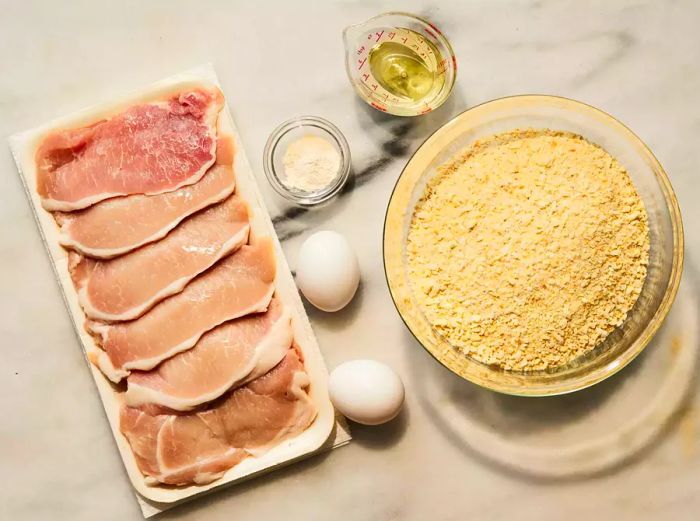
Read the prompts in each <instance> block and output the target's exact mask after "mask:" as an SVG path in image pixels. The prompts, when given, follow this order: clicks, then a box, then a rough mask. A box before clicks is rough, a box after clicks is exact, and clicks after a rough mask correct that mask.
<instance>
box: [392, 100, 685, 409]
mask: <svg viewBox="0 0 700 521" xmlns="http://www.w3.org/2000/svg"><path fill="white" fill-rule="evenodd" d="M518 128H520V129H522V128H548V129H552V130H561V131H568V132H573V133H576V134H579V135H581V136H583V137H584V138H586V139H587V140H589V141H591V142H592V143H595V144H597V145H599V146H601V147H603V148H604V149H605V150H606V151H607V152H609V153H610V154H611V155H612V156H613V157H615V158H616V159H617V160H618V161H619V162H620V163H621V164H622V165H623V166H624V167H625V168H626V169H627V172H628V173H629V175H630V178H631V179H632V182H633V183H634V185H635V187H636V189H637V191H638V193H639V195H640V197H641V198H642V200H643V202H644V205H645V207H646V210H647V214H648V217H649V233H650V252H649V267H648V273H647V277H646V280H645V282H644V286H643V288H642V292H641V294H640V296H639V299H638V300H637V303H636V304H635V306H634V307H633V308H632V310H631V311H630V312H629V314H628V316H627V318H626V320H625V322H624V323H623V324H622V325H621V326H620V327H618V328H617V329H616V330H615V331H613V332H612V333H611V334H610V335H608V337H607V338H606V339H605V340H604V341H603V342H601V343H600V344H598V345H597V346H596V347H595V348H594V349H593V350H592V351H590V352H589V353H587V354H585V355H583V356H581V357H579V358H577V359H575V360H574V361H572V362H571V363H569V364H567V365H564V366H560V367H557V368H555V369H551V370H546V371H533V372H520V371H508V370H504V369H501V368H498V367H493V366H488V365H486V364H483V363H481V362H479V361H477V360H475V359H473V358H470V357H469V356H467V355H465V354H464V353H462V352H461V351H460V350H459V349H457V348H456V347H454V346H452V345H450V344H449V343H448V342H447V341H446V340H445V339H444V338H443V337H441V336H440V335H439V334H438V333H437V332H436V331H435V329H434V328H433V327H432V325H431V324H430V322H429V321H428V320H427V318H426V317H425V315H424V313H423V312H422V310H421V309H420V307H419V305H418V304H417V302H416V300H415V298H414V295H413V293H412V289H411V284H410V282H409V280H408V274H407V261H406V239H407V234H408V229H409V225H410V222H411V218H412V215H413V210H414V208H415V205H416V203H417V201H418V200H419V199H420V197H421V195H422V194H423V191H424V189H425V186H426V183H427V182H428V180H429V179H431V178H432V177H433V176H434V175H435V174H436V173H437V168H438V167H439V166H440V165H442V164H443V163H445V162H447V161H448V160H449V159H450V158H451V157H453V156H454V155H455V154H456V153H458V152H459V151H460V150H463V149H465V148H468V147H469V146H470V145H471V144H472V143H474V141H476V140H478V139H481V138H484V137H487V136H490V135H493V134H497V133H500V132H507V131H510V130H515V129H518ZM383 246H384V269H385V272H386V278H387V282H388V285H389V291H390V293H391V296H392V299H393V301H394V304H395V305H396V309H397V310H398V312H399V314H400V315H401V318H402V319H403V321H404V322H405V324H406V326H407V327H408V329H409V330H410V331H411V333H412V334H413V335H414V336H415V338H416V339H417V340H418V342H419V343H420V344H421V345H422V346H423V347H424V348H425V349H426V350H427V351H428V352H429V353H430V354H431V355H432V356H433V357H434V358H435V359H436V360H437V361H438V362H440V363H441V364H442V365H443V366H445V367H446V368H448V369H449V370H450V371H452V372H454V373H455V374H457V375H459V376H461V377H462V378H464V379H466V380H469V381H471V382H473V383H476V384H478V385H480V386H482V387H485V388H488V389H491V390H494V391H498V392H502V393H507V394H515V395H522V396H547V395H555V394H563V393H567V392H572V391H576V390H579V389H583V388H585V387H588V386H591V385H593V384H595V383H597V382H600V381H602V380H604V379H605V378H607V377H609V376H611V375H613V374H615V373H616V372H617V371H619V370H620V369H622V368H623V367H625V366H626V365H627V364H628V363H630V362H631V361H632V360H633V359H634V358H635V357H636V356H637V355H638V354H639V353H641V352H642V350H643V349H644V348H645V347H646V345H647V344H648V343H649V341H650V340H651V338H652V337H653V336H654V333H655V332H656V331H657V330H658V329H659V327H660V326H661V324H662V322H663V320H664V318H665V317H666V315H667V313H668V311H669V309H670V307H671V304H672V303H673V300H674V298H675V295H676V292H677V290H678V285H679V283H680V278H681V272H682V267H683V226H682V221H681V215H680V209H679V206H678V201H677V200H676V196H675V194H674V192H673V188H672V187H671V184H670V182H669V180H668V177H667V176H666V173H665V172H664V170H663V168H662V167H661V165H660V164H659V162H658V160H657V159H656V158H655V157H654V155H653V154H652V152H651V151H650V150H649V148H648V147H647V146H646V145H645V144H644V143H643V142H642V141H641V140H640V139H639V138H638V137H637V136H636V135H635V134H634V133H633V132H632V131H631V130H629V129H628V128H627V127H626V126H624V125H623V124H622V123H620V122H619V121H617V120H616V119H615V118H613V117H612V116H610V115H608V114H606V113H605V112H603V111H601V110H599V109H596V108H594V107H591V106H589V105H586V104H584V103H580V102H577V101H573V100H570V99H566V98H560V97H555V96H538V95H525V96H513V97H508V98H502V99H498V100H494V101H490V102H487V103H484V104H482V105H479V106H476V107H473V108H471V109H469V110H467V111H465V112H463V113H461V114H460V115H458V116H457V117H455V118H454V119H452V120H451V121H449V122H448V123H446V124H445V125H444V126H442V127H441V128H440V129H438V130H437V131H436V132H435V133H434V134H433V135H432V136H430V137H429V138H428V139H427V140H426V142H425V143H423V145H422V146H421V147H420V148H419V149H418V150H417V151H416V152H415V154H414V155H413V156H412V157H411V159H410V160H409V162H408V163H407V165H406V167H405V168H404V170H403V172H402V173H401V175H400V176H399V179H398V181H397V183H396V186H395V187H394V191H393V192H392V195H391V198H390V200H389V205H388V207H387V213H386V219H385V223H384V245H383Z"/></svg>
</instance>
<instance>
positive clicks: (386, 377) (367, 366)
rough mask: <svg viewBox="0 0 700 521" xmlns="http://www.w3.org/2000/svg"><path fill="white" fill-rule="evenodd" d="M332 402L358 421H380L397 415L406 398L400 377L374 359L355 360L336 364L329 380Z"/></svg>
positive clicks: (368, 422)
mask: <svg viewBox="0 0 700 521" xmlns="http://www.w3.org/2000/svg"><path fill="white" fill-rule="evenodd" d="M328 391H329V393H330V397H331V401H332V402H333V405H335V407H336V408H337V409H338V410H339V411H340V412H341V413H342V414H343V415H344V416H347V417H348V418H350V419H351V420H353V421H356V422H357V423H363V424H365V425H379V424H380V423H385V422H388V421H389V420H391V419H393V418H395V417H396V415H397V414H399V411H400V410H401V406H402V405H403V400H404V394H405V393H404V387H403V383H402V382H401V378H399V375H397V374H396V373H395V372H394V371H393V370H392V369H391V368H390V367H389V366H387V365H384V364H382V363H380V362H375V361H374V360H353V361H350V362H345V363H343V364H340V365H339V366H338V367H336V368H335V369H334V370H333V372H331V376H330V379H329V382H328Z"/></svg>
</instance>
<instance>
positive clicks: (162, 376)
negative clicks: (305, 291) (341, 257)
mask: <svg viewBox="0 0 700 521" xmlns="http://www.w3.org/2000/svg"><path fill="white" fill-rule="evenodd" d="M292 339H293V331H292V324H291V315H290V313H289V311H288V310H286V309H285V308H284V306H283V305H282V304H281V303H280V302H279V301H278V300H277V299H276V298H273V299H272V301H271V302H270V307H269V308H268V310H267V312H265V313H261V314H257V315H248V316H247V317H243V318H239V319H236V320H232V321H230V322H226V323H224V324H222V325H220V326H218V327H216V328H214V329H212V330H211V331H209V332H208V333H206V334H205V335H204V336H203V337H202V338H200V339H199V342H197V344H196V345H195V346H194V347H193V348H192V349H189V350H188V351H185V352H183V353H180V354H177V355H175V356H173V357H172V358H168V359H167V360H165V361H164V362H163V363H161V364H160V365H159V366H157V367H156V368H155V369H152V370H151V371H148V372H142V371H133V372H132V373H131V374H130V375H129V378H128V379H127V382H128V389H127V391H126V395H125V399H126V403H127V404H128V405H131V406H138V405H143V404H147V403H154V404H157V405H162V406H164V407H168V408H170V409H176V410H179V411H187V410H190V409H192V408H194V407H196V406H198V405H201V404H203V403H205V402H208V401H211V400H214V399H216V398H218V397H219V396H221V395H222V394H224V393H225V392H226V391H228V390H229V389H231V388H232V387H240V386H241V385H243V384H244V383H246V382H249V381H251V380H254V379H255V378H258V377H259V376H261V375H263V374H265V373H267V372H268V371H269V370H270V369H272V368H273V367H274V366H276V365H277V364H278V363H279V362H280V360H282V358H284V355H285V354H286V353H287V351H288V350H289V348H290V346H291V345H292Z"/></svg>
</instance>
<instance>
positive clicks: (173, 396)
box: [35, 86, 316, 485]
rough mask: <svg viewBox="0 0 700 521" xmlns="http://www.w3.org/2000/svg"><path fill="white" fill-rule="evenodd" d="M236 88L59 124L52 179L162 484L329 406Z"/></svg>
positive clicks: (77, 262)
mask: <svg viewBox="0 0 700 521" xmlns="http://www.w3.org/2000/svg"><path fill="white" fill-rule="evenodd" d="M223 106H224V98H223V95H222V93H221V92H220V90H219V89H218V88H215V87H209V86H202V87H201V88H193V89H188V90H185V91H182V92H174V93H172V95H170V96H169V97H166V98H164V99H160V100H155V101H148V102H144V103H141V104H136V105H133V106H130V107H128V108H125V109H124V110H123V111H122V112H120V113H117V114H112V115H110V117H108V118H106V119H103V120H100V121H96V122H94V123H93V124H91V125H89V126H84V127H82V128H74V129H64V130H60V131H54V132H51V133H50V134H48V135H46V136H45V137H44V138H43V140H42V142H41V144H40V145H39V147H38V149H37V153H36V156H35V160H36V175H37V185H36V190H37V192H38V194H39V195H40V197H41V201H42V206H43V207H44V209H45V210H47V211H49V212H51V213H52V215H53V216H54V219H55V221H56V223H57V225H58V226H59V228H60V236H61V239H60V241H61V244H62V245H63V246H64V248H66V249H68V250H69V251H70V253H69V268H70V273H71V277H72V280H73V284H74V287H75V290H76V292H77V295H78V299H79V301H80V304H81V306H82V309H83V311H84V313H85V316H86V320H85V328H86V330H87V331H88V332H89V333H90V334H91V335H92V336H93V338H94V339H95V343H96V344H97V345H98V346H99V348H100V351H99V352H97V353H91V361H92V362H93V363H94V364H95V365H96V366H97V367H99V369H100V370H101V371H102V373H104V375H105V376H106V377H107V378H109V379H110V380H111V381H112V382H114V384H116V389H117V392H119V393H120V396H121V398H122V409H121V415H120V419H121V422H120V428H121V431H122V433H123V434H124V436H125V437H126V439H127V440H128V441H129V444H130V446H131V448H132V451H133V453H134V456H135V458H136V462H137V464H138V466H139V468H140V470H141V472H142V473H143V474H144V475H145V476H146V477H147V479H148V481H149V483H151V484H154V485H160V484H168V485H188V484H204V483H208V482H211V481H213V480H215V479H218V478H220V477H221V476H222V475H223V474H224V473H225V472H226V471H227V470H228V469H230V468H231V467H232V466H234V465H236V464H237V463H238V462H240V461H241V460H243V459H244V458H246V457H249V456H251V455H258V454H260V453H262V452H264V451H266V450H267V449H269V448H270V447H272V446H274V445H276V444H278V443H280V442H281V441H282V440H284V439H286V438H289V437H292V436H295V435H297V434H299V433H300V432H302V431H303V430H305V429H306V428H307V427H308V426H309V425H310V424H311V423H312V422H313V420H314V418H315V416H316V408H315V406H314V404H313V403H312V401H311V399H310V398H309V395H308V392H307V391H308V386H309V379H308V376H307V375H306V372H305V370H304V365H303V359H302V357H301V354H300V352H299V350H298V349H297V348H296V347H295V345H294V335H293V329H292V323H291V320H292V319H291V313H290V312H289V310H287V309H286V307H285V306H284V305H283V304H282V302H281V301H280V300H279V299H278V298H277V297H276V296H275V286H274V283H275V269H276V260H275V252H274V249H273V243H272V240H271V239H270V238H269V237H252V236H251V233H250V224H249V213H250V209H249V207H248V205H247V204H246V202H245V201H244V200H243V199H242V198H241V197H239V196H238V195H236V193H235V173H234V170H233V160H234V146H233V141H232V138H231V137H230V136H225V135H221V134H220V133H219V131H218V119H219V115H220V113H221V112H222V109H223Z"/></svg>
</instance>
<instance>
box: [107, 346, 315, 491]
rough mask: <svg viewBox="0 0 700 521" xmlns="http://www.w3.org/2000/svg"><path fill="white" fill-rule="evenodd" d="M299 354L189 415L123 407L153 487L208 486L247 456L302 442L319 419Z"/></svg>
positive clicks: (124, 427)
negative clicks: (301, 436)
mask: <svg viewBox="0 0 700 521" xmlns="http://www.w3.org/2000/svg"><path fill="white" fill-rule="evenodd" d="M308 385H309V378H308V375H307V374H306V373H305V372H304V367H303V364H302V362H301V360H300V359H299V355H298V354H297V352H296V351H295V350H294V349H290V350H288V352H287V354H286V356H285V358H284V359H283V361H282V362H281V363H280V364H279V365H278V366H277V367H275V368H274V369H273V370H272V371H270V372H269V373H267V374H265V375H263V376H261V377H260V378H257V379H256V380H253V381H252V382H250V383H249V384H248V385H246V386H244V387H239V388H238V389H236V390H235V391H232V392H230V393H228V394H226V395H224V396H223V397H222V398H220V399H219V400H217V401H216V402H213V403H212V404H211V405H210V406H209V407H207V408H206V409H203V410H200V411H193V412H191V413H187V414H182V413H181V414H172V413H168V412H167V410H165V409H162V408H159V407H155V406H147V407H144V408H133V407H129V406H126V405H125V406H123V407H122V410H121V418H120V429H121V432H122V433H123V434H124V436H125V437H126V439H127V440H128V441H129V443H130V445H131V448H132V450H133V452H134V455H135V456H136V462H137V464H138V466H139V469H141V472H142V473H143V474H145V475H146V476H148V478H147V479H148V480H149V481H150V482H151V484H158V483H166V484H171V485H188V484H192V483H196V484H205V483H210V482H212V481H214V480H215V479H218V478H220V477H221V476H222V475H223V474H224V473H225V472H226V471H227V470H228V469H230V468H231V467H233V466H234V465H236V464H237V463H238V462H240V461H241V460H242V459H244V458H246V457H247V456H248V455H251V454H253V455H260V454H262V453H263V452H265V451H266V450H268V449H269V448H270V447H272V446H273V445H275V444H277V443H279V442H281V441H282V440H284V439H288V438H291V437H294V436H297V435H298V434H300V433H301V432H303V431H304V430H305V429H306V428H307V427H308V426H309V425H311V422H313V420H314V418H315V417H316V408H315V406H314V404H313V402H312V401H311V399H310V397H309V395H308V394H307V392H306V391H305V388H307V387H308Z"/></svg>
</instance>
